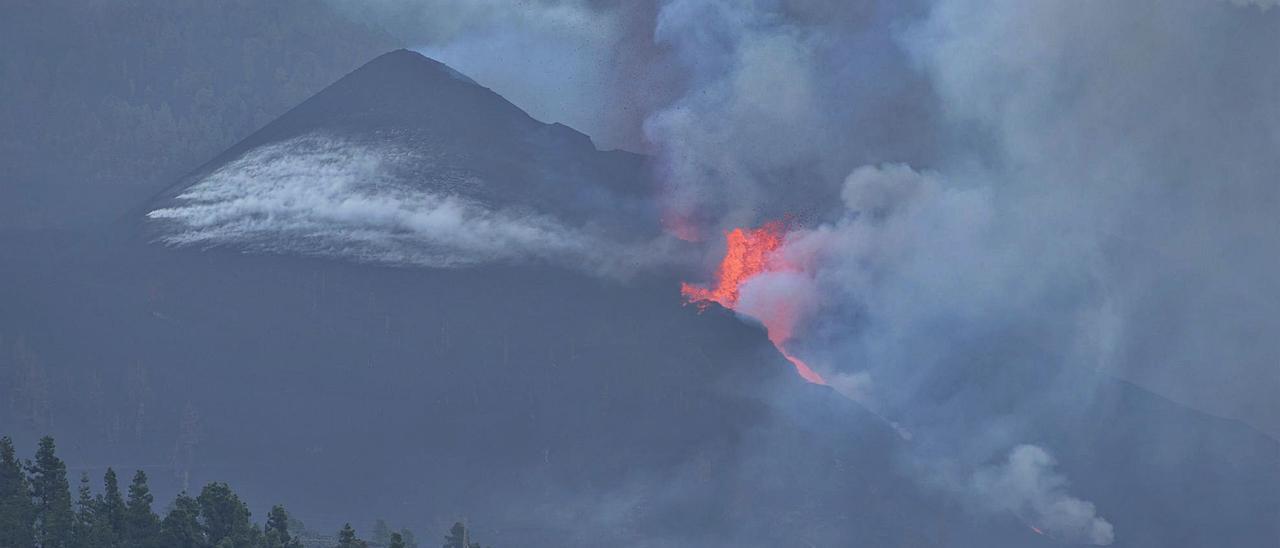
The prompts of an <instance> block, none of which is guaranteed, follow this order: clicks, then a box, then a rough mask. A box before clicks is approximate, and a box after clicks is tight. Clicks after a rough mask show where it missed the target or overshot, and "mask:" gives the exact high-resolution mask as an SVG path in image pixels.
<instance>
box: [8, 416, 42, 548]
mask: <svg viewBox="0 0 1280 548" xmlns="http://www.w3.org/2000/svg"><path fill="white" fill-rule="evenodd" d="M34 519H35V508H34V507H32V505H31V491H30V488H29V487H28V486H27V477H26V475H25V474H24V473H23V472H22V464H21V463H20V462H18V456H17V452H16V451H14V448H13V440H11V439H9V437H8V436H5V437H3V438H0V546H34V545H35V531H34V530H33V529H32V521H34Z"/></svg>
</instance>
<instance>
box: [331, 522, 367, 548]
mask: <svg viewBox="0 0 1280 548" xmlns="http://www.w3.org/2000/svg"><path fill="white" fill-rule="evenodd" d="M364 546H366V544H365V543H364V541H362V540H360V539H358V538H356V530H355V529H352V528H351V524H350V523H348V524H346V525H343V526H342V530H341V531H338V546H337V548H364Z"/></svg>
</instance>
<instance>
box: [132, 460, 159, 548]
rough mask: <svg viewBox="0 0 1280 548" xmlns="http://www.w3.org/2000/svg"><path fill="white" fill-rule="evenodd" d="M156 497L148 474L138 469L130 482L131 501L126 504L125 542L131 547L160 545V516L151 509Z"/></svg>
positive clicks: (141, 547) (142, 547) (149, 547)
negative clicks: (148, 481) (150, 485)
mask: <svg viewBox="0 0 1280 548" xmlns="http://www.w3.org/2000/svg"><path fill="white" fill-rule="evenodd" d="M154 501H155V497H153V496H152V495H151V488H150V487H148V486H147V474H146V472H143V471H142V470H138V471H137V473H135V474H134V475H133V482H132V483H130V484H129V502H128V503H127V504H126V505H125V527H124V540H125V542H124V544H125V546H129V547H130V548H152V547H156V546H159V542H160V539H159V535H160V518H159V517H158V516H156V514H155V512H154V511H152V510H151V503H152V502H154Z"/></svg>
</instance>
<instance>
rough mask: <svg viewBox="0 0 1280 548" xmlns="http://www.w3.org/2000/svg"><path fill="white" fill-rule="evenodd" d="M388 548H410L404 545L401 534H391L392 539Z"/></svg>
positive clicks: (388, 543) (388, 542)
mask: <svg viewBox="0 0 1280 548" xmlns="http://www.w3.org/2000/svg"><path fill="white" fill-rule="evenodd" d="M387 548H408V547H407V546H405V544H404V536H403V535H401V534H400V533H391V539H390V540H388V541H387Z"/></svg>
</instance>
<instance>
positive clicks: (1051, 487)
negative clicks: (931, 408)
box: [970, 445, 1115, 546]
mask: <svg viewBox="0 0 1280 548" xmlns="http://www.w3.org/2000/svg"><path fill="white" fill-rule="evenodd" d="M1056 465H1057V462H1056V461H1054V459H1053V456H1051V455H1049V453H1048V452H1046V451H1045V450H1044V449H1042V448H1040V447H1036V446H1034V445H1019V446H1018V447H1015V448H1013V451H1010V452H1009V458H1008V460H1006V461H1005V462H1003V463H1001V464H999V465H997V466H990V467H986V468H983V469H981V470H978V472H977V473H976V474H974V475H973V478H972V479H971V482H970V486H971V488H972V489H971V492H972V493H975V494H978V495H981V498H980V504H984V505H986V506H988V508H989V509H991V510H993V511H1003V512H1012V513H1014V514H1016V515H1018V516H1021V517H1022V519H1023V520H1025V521H1026V522H1027V523H1028V524H1029V525H1031V526H1032V527H1035V528H1036V529H1038V530H1040V531H1041V532H1043V533H1044V534H1046V535H1049V536H1050V537H1053V538H1055V539H1058V540H1060V541H1063V542H1068V543H1072V544H1092V545H1095V546H1106V545H1108V544H1111V543H1112V542H1114V541H1115V533H1114V532H1113V531H1112V527H1111V524H1110V523H1107V521H1106V520H1104V519H1102V518H1100V517H1098V515H1097V512H1096V511H1095V510H1094V507H1093V504H1092V503H1089V502H1086V501H1083V500H1080V499H1077V498H1074V497H1072V496H1070V495H1068V494H1067V493H1066V484H1067V480H1066V478H1064V477H1062V476H1061V475H1060V474H1058V473H1056V472H1055V471H1054V466H1056Z"/></svg>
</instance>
